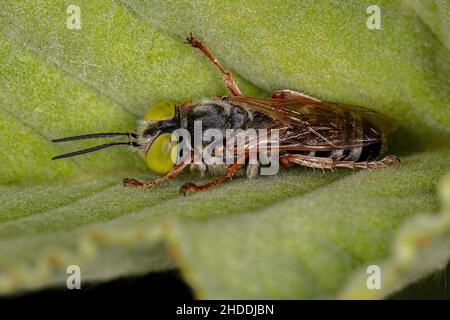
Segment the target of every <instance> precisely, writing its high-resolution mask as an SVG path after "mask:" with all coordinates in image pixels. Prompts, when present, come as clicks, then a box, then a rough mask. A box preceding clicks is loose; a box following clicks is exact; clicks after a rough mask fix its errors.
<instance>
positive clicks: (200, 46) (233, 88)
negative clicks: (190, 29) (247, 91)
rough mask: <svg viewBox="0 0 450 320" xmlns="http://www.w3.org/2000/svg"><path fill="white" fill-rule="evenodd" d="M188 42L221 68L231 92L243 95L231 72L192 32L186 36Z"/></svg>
mask: <svg viewBox="0 0 450 320" xmlns="http://www.w3.org/2000/svg"><path fill="white" fill-rule="evenodd" d="M186 43H187V44H189V45H191V46H192V47H194V48H196V49H198V50H200V51H201V52H202V53H203V54H204V55H205V56H206V57H207V58H208V59H209V60H210V61H211V62H212V63H213V64H214V65H215V66H216V68H217V69H219V71H220V73H221V74H222V78H223V81H224V82H225V85H226V86H227V88H228V90H230V92H231V94H232V95H233V96H241V95H242V94H241V91H240V90H239V88H238V86H237V85H236V83H235V82H234V81H233V78H232V77H231V73H230V72H229V71H227V70H225V69H224V68H223V67H222V66H221V65H220V64H219V61H217V59H216V58H214V56H213V55H212V54H211V52H210V51H209V50H208V48H206V47H205V46H204V45H203V44H202V43H201V42H200V41H198V40H197V39H195V38H194V36H193V35H192V33H191V34H190V36H189V37H187V38H186Z"/></svg>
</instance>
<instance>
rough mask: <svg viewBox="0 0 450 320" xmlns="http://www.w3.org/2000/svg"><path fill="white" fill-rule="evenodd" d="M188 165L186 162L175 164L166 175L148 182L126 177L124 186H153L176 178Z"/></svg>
mask: <svg viewBox="0 0 450 320" xmlns="http://www.w3.org/2000/svg"><path fill="white" fill-rule="evenodd" d="M186 166H187V164H185V163H184V162H182V163H180V164H178V165H176V166H174V167H173V168H172V170H170V171H169V172H168V173H167V174H166V175H165V176H163V177H160V178H156V179H153V180H150V181H147V182H141V181H139V180H136V179H131V178H125V179H124V180H123V185H124V186H129V185H131V186H136V187H141V188H144V187H152V186H154V185H157V184H160V183H163V182H166V181H167V180H170V179H173V178H175V177H176V176H177V175H178V174H180V173H181V172H182V171H183V169H184V168H185V167H186Z"/></svg>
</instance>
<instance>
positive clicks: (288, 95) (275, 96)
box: [272, 90, 321, 103]
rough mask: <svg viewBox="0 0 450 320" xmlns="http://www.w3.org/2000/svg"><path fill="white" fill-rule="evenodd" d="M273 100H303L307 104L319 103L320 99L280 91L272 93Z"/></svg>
mask: <svg viewBox="0 0 450 320" xmlns="http://www.w3.org/2000/svg"><path fill="white" fill-rule="evenodd" d="M272 98H273V99H290V100H301V101H303V102H305V103H317V102H320V101H321V100H320V99H317V98H314V97H311V96H308V95H307V94H304V93H301V92H298V91H293V90H279V91H275V92H274V93H272Z"/></svg>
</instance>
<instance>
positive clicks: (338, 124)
mask: <svg viewBox="0 0 450 320" xmlns="http://www.w3.org/2000/svg"><path fill="white" fill-rule="evenodd" d="M186 43H187V44H189V45H191V46H192V47H194V48H196V49H198V50H199V51H200V52H202V53H203V54H204V55H205V56H206V58H208V59H209V60H210V62H211V63H212V64H213V65H214V66H215V67H216V68H217V69H218V70H219V71H220V73H221V75H222V78H223V81H224V82H225V85H226V87H227V88H228V90H229V91H230V93H231V96H223V97H212V98H205V99H201V100H200V101H198V102H189V103H182V104H175V103H171V102H167V101H163V102H159V103H156V104H154V105H152V106H150V108H149V109H148V111H147V113H146V114H145V116H144V119H143V120H142V121H138V125H137V127H136V130H135V132H132V133H120V132H112V133H98V134H87V135H81V136H74V137H68V138H62V139H55V140H52V141H53V142H63V141H71V140H80V139H90V138H105V137H118V136H122V137H127V138H128V140H127V141H117V142H110V143H105V144H102V145H99V146H96V147H93V148H89V149H84V150H80V151H75V152H71V153H66V154H62V155H59V156H56V157H54V158H52V159H53V160H54V159H61V158H67V157H72V156H76V155H80V154H84V153H88V152H92V151H97V150H101V149H104V148H107V147H111V146H117V145H127V146H130V147H131V148H132V149H134V150H137V151H138V152H139V153H140V154H141V155H142V156H143V157H144V159H145V161H146V163H147V165H148V167H149V168H150V169H151V170H152V171H154V172H156V173H158V174H161V175H162V176H161V177H159V178H156V179H152V180H150V181H146V182H142V181H138V180H136V179H131V178H126V179H125V180H124V181H123V184H124V185H125V186H127V185H131V186H137V187H150V186H154V185H157V184H160V183H163V182H165V181H167V180H170V179H173V178H175V177H176V176H177V175H178V174H180V173H181V172H182V171H183V170H184V169H185V168H186V167H187V166H190V169H191V171H197V172H199V173H200V175H203V174H204V173H206V172H210V173H219V176H218V177H217V178H215V179H213V180H212V181H210V182H209V183H206V184H203V185H197V184H195V183H193V182H189V183H186V184H184V185H183V186H182V187H181V188H180V192H181V193H182V194H186V192H187V191H188V190H194V191H199V190H207V189H210V188H211V187H213V186H215V185H217V184H218V183H220V182H222V181H223V180H225V179H226V178H231V177H232V176H233V175H234V174H235V173H236V172H237V171H238V170H241V171H242V170H245V173H246V176H247V177H248V178H253V177H255V176H257V175H258V172H259V169H260V164H259V163H256V164H250V163H246V162H245V161H244V162H242V160H243V159H238V156H237V155H236V156H235V157H234V160H233V163H231V164H227V165H216V164H205V163H188V162H186V161H179V162H176V161H175V162H174V161H173V159H172V157H171V147H172V146H173V139H172V132H174V131H175V130H177V129H180V128H184V129H186V130H188V131H189V132H192V131H193V130H194V123H195V122H196V121H201V122H202V123H203V128H202V130H208V129H211V128H216V129H221V130H222V129H249V128H255V129H268V128H270V129H277V130H279V133H280V134H279V138H278V139H279V141H278V151H279V159H278V161H279V164H280V165H281V166H283V167H290V166H292V165H296V164H297V165H301V166H305V167H310V168H319V169H331V170H333V169H334V168H351V169H379V168H384V167H386V166H388V165H394V166H399V165H400V160H399V158H398V157H396V156H393V155H390V156H386V157H384V158H382V159H381V160H374V159H375V158H376V157H378V156H379V155H380V154H381V152H382V151H383V149H384V148H385V146H386V139H385V137H386V136H387V135H388V134H390V133H392V132H393V131H394V130H395V125H394V123H393V122H392V121H391V120H389V119H388V118H387V117H385V116H384V115H382V114H380V113H378V112H376V111H374V110H371V109H368V108H365V107H359V106H353V105H347V104H341V103H334V102H328V101H323V100H320V99H318V98H315V97H312V96H309V95H306V94H304V93H300V92H297V91H293V90H279V91H275V92H274V93H273V94H272V97H271V98H256V97H246V96H243V95H242V94H241V91H240V90H239V88H238V86H237V85H236V83H235V82H234V81H233V78H232V75H231V73H230V72H228V71H227V70H225V69H224V68H223V67H222V66H221V65H220V63H219V62H218V60H217V59H216V58H215V57H214V56H213V55H212V54H211V52H210V51H209V50H208V49H207V48H206V47H205V46H204V45H203V44H202V43H201V42H200V41H198V40H197V39H195V38H194V37H193V36H192V34H191V35H190V36H189V37H188V38H186ZM192 134H194V133H193V132H192ZM246 147H247V149H252V148H258V143H257V142H256V143H253V144H252V145H251V146H249V145H246ZM250 151H251V150H250ZM248 154H249V153H248V152H245V153H244V155H243V157H244V158H246V157H247V156H248ZM185 157H186V155H185ZM187 157H190V158H191V157H193V154H190V155H187ZM238 160H241V161H238ZM244 160H245V159H244Z"/></svg>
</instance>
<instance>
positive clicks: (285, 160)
mask: <svg viewBox="0 0 450 320" xmlns="http://www.w3.org/2000/svg"><path fill="white" fill-rule="evenodd" d="M280 163H281V164H282V165H283V166H287V165H288V164H289V163H296V164H299V165H301V166H305V167H310V168H313V169H315V168H318V169H331V170H333V169H335V168H350V169H368V170H371V169H382V168H385V167H387V166H389V165H393V166H395V167H399V166H400V159H399V158H397V157H396V156H393V155H390V156H386V157H384V158H383V159H381V160H379V161H364V162H356V161H348V160H335V159H332V158H322V157H311V156H306V155H302V154H288V155H284V156H282V157H280Z"/></svg>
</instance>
